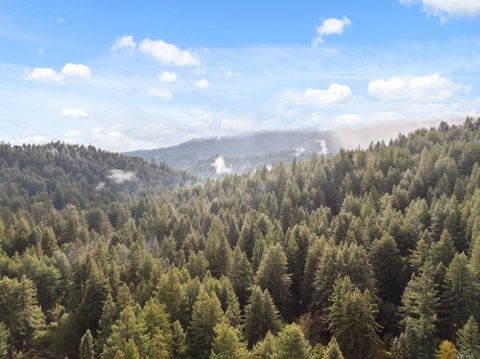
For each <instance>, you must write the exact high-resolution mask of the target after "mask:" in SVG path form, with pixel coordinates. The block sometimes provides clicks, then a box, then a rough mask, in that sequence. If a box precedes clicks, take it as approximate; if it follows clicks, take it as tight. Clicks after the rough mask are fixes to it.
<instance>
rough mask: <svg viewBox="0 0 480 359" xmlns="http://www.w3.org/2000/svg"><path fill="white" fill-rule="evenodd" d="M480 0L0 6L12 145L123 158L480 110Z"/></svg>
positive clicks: (14, 0) (47, 1)
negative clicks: (228, 139) (240, 137)
mask: <svg viewBox="0 0 480 359" xmlns="http://www.w3.org/2000/svg"><path fill="white" fill-rule="evenodd" d="M479 80H480V0H362V1H357V0H350V1H347V0H316V1H313V0H312V1H303V0H282V1H278V0H276V1H271V0H263V1H258V0H257V1H253V0H242V1H225V0H223V1H220V0H215V1H214V0H201V1H199V0H190V1H184V0H161V1H160V0H157V1H142V0H137V1H126V0H119V1H115V2H112V1H98V0H96V1H94V0H83V1H64V0H62V1H60V0H58V1H52V0H43V1H34V0H30V1H26V0H1V1H0V134H1V135H0V141H3V142H9V143H13V144H21V143H46V142H48V141H52V140H60V141H65V142H69V143H81V144H93V145H95V146H98V147H100V148H104V149H108V150H112V151H128V150H134V149H149V148H157V147H165V146H171V145H174V144H178V143H181V142H184V141H187V140H189V139H193V138H199V137H214V136H227V135H236V134H242V133H246V132H253V131H263V130H279V129H281V130H289V129H308V130H313V129H314V130H324V129H330V128H340V129H341V128H344V127H360V126H365V125H368V126H375V124H376V123H384V122H389V121H393V122H398V121H409V122H411V121H418V122H419V123H421V122H424V121H432V120H438V121H440V120H445V121H458V120H461V119H463V118H465V117H466V116H474V117H475V116H478V115H479V114H480V88H479V87H480V81H479Z"/></svg>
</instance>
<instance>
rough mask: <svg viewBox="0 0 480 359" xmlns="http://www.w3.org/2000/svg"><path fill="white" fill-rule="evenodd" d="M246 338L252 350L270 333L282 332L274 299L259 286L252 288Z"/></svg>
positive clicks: (247, 311) (246, 320) (246, 312)
mask: <svg viewBox="0 0 480 359" xmlns="http://www.w3.org/2000/svg"><path fill="white" fill-rule="evenodd" d="M244 328H245V338H246V339H247V343H248V347H249V348H251V347H252V346H253V345H254V344H255V343H256V342H257V341H259V340H261V339H263V337H264V336H265V335H266V334H267V333H268V332H269V331H271V332H273V333H276V332H278V330H280V320H279V315H278V311H277V308H276V307H275V304H274V303H273V300H272V297H271V296H270V294H269V293H268V291H267V290H265V291H264V292H263V293H262V290H261V289H260V287H258V286H254V287H253V288H252V294H251V295H250V298H249V300H248V304H247V305H246V307H245V324H244Z"/></svg>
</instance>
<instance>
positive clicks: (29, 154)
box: [0, 142, 191, 210]
mask: <svg viewBox="0 0 480 359" xmlns="http://www.w3.org/2000/svg"><path fill="white" fill-rule="evenodd" d="M189 180H191V177H189V176H187V175H186V174H184V173H182V172H178V171H174V170H172V169H171V168H169V167H168V166H167V165H165V164H163V163H160V164H153V163H147V162H146V161H144V160H141V159H139V158H133V157H126V156H121V155H119V154H117V153H112V152H106V151H101V150H98V149H96V148H94V147H92V146H89V147H84V146H76V145H67V144H63V143H59V142H56V143H50V144H48V145H23V146H11V145H9V144H3V143H2V144H0V205H2V206H4V207H7V208H9V209H13V210H17V209H19V208H23V209H25V208H28V207H29V206H30V205H31V204H32V203H35V202H39V203H40V202H42V203H45V202H50V201H51V202H53V205H54V207H55V208H56V209H63V208H64V207H65V205H67V204H74V205H75V206H77V207H79V208H84V207H85V206H87V205H88V203H89V201H95V202H96V203H97V204H101V203H104V202H105V201H111V200H112V199H119V198H126V196H128V195H130V194H135V193H139V192H141V191H149V190H151V191H158V190H161V189H167V188H170V189H172V188H174V187H176V186H179V185H182V184H185V183H186V182H188V181H189ZM90 205H91V204H90Z"/></svg>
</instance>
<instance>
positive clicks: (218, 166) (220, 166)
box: [211, 156, 232, 175]
mask: <svg viewBox="0 0 480 359" xmlns="http://www.w3.org/2000/svg"><path fill="white" fill-rule="evenodd" d="M211 166H212V167H213V168H214V169H215V173H216V174H217V175H226V174H229V173H232V168H231V167H228V166H227V164H226V163H225V159H224V158H223V156H218V157H217V158H215V160H214V161H213V162H212V164H211Z"/></svg>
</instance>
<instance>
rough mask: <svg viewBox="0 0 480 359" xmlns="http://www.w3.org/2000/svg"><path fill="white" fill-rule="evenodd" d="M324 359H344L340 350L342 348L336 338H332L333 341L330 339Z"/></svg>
mask: <svg viewBox="0 0 480 359" xmlns="http://www.w3.org/2000/svg"><path fill="white" fill-rule="evenodd" d="M322 359H343V354H342V351H341V350H340V347H339V346H338V343H337V340H336V339H335V337H332V339H330V342H329V343H328V346H327V349H326V350H325V353H324V354H323V357H322Z"/></svg>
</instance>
